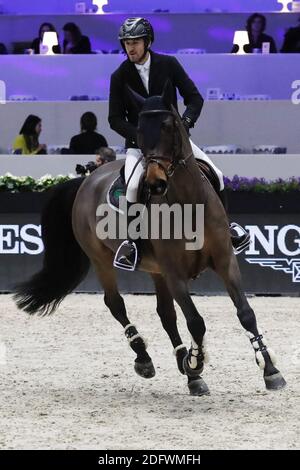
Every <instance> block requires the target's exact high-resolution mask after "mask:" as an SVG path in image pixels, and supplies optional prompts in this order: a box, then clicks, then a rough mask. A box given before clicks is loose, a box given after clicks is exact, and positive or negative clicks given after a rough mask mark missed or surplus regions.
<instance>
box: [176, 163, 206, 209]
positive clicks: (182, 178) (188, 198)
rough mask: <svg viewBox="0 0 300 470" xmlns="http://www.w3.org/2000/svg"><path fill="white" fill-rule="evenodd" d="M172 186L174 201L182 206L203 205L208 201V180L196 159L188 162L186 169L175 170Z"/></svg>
mask: <svg viewBox="0 0 300 470" xmlns="http://www.w3.org/2000/svg"><path fill="white" fill-rule="evenodd" d="M171 180H172V182H171V184H170V189H171V191H170V193H171V194H172V199H173V198H175V199H176V201H174V202H179V203H181V204H201V203H205V202H206V200H207V186H208V184H207V180H206V178H205V176H204V175H203V173H202V172H201V171H200V169H199V167H198V165H197V162H196V160H195V158H194V157H191V158H190V159H189V160H188V161H187V162H186V167H179V168H177V169H176V170H175V173H174V175H173V177H172V178H171Z"/></svg>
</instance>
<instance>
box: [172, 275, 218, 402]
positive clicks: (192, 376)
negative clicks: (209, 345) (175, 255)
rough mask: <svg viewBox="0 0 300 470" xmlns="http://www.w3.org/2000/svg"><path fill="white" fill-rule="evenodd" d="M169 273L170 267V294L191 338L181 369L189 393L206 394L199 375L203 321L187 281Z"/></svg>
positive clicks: (200, 370)
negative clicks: (183, 372)
mask: <svg viewBox="0 0 300 470" xmlns="http://www.w3.org/2000/svg"><path fill="white" fill-rule="evenodd" d="M170 273H171V270H170V269H169V270H166V271H165V279H166V282H167V285H168V288H169V291H170V294H171V296H172V297H173V298H174V299H175V301H176V302H177V303H178V305H179V307H180V308H181V310H182V312H183V314H184V316H185V319H186V322H187V327H188V330H189V332H190V334H191V338H192V344H191V348H190V350H189V352H188V354H187V355H186V356H185V357H184V359H183V369H184V371H185V373H186V375H187V376H188V387H189V390H190V394H191V395H198V396H201V395H207V394H208V393H209V389H208V387H207V385H206V383H205V382H204V380H203V379H202V378H201V377H200V374H201V373H202V371H203V368H204V362H205V359H206V357H205V349H204V335H205V331H206V328H205V323H204V320H203V318H202V317H201V316H200V314H199V312H198V311H197V309H196V307H195V305H194V303H193V301H192V299H191V296H190V294H189V291H188V286H187V283H186V282H185V281H183V280H180V278H178V277H177V276H174V275H173V274H170Z"/></svg>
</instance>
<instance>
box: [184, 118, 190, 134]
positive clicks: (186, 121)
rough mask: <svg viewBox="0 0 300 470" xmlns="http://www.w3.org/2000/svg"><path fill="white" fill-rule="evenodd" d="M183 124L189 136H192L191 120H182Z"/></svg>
mask: <svg viewBox="0 0 300 470" xmlns="http://www.w3.org/2000/svg"><path fill="white" fill-rule="evenodd" d="M182 124H183V126H184V128H185V130H186V132H187V135H190V127H191V120H190V119H189V118H182Z"/></svg>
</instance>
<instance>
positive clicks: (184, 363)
mask: <svg viewBox="0 0 300 470" xmlns="http://www.w3.org/2000/svg"><path fill="white" fill-rule="evenodd" d="M182 366H183V369H184V371H185V373H186V375H188V376H189V377H197V376H198V375H200V374H201V372H203V368H204V366H203V364H202V367H201V368H200V369H191V368H190V366H189V364H188V355H187V356H185V357H184V358H183V361H182Z"/></svg>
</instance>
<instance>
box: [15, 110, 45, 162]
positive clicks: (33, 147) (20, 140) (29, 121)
mask: <svg viewBox="0 0 300 470" xmlns="http://www.w3.org/2000/svg"><path fill="white" fill-rule="evenodd" d="M41 131H42V120H41V118H39V117H38V116H34V115H33V114H30V115H29V116H27V118H26V119H25V122H24V124H23V126H22V128H21V130H20V133H19V135H18V136H17V137H16V138H15V141H14V143H13V150H14V153H15V154H22V155H37V154H38V155H41V154H46V153H47V147H46V145H45V144H40V143H39V136H40V133H41Z"/></svg>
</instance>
